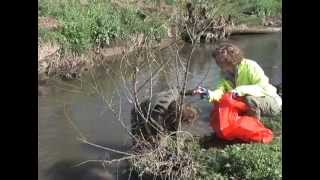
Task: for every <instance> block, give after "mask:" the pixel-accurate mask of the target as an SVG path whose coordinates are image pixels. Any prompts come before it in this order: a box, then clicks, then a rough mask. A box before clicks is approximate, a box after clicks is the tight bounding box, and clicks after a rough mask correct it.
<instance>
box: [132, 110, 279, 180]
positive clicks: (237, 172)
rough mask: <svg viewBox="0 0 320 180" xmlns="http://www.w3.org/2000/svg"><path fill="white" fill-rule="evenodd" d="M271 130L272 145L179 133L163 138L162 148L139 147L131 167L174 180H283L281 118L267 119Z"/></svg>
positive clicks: (267, 124)
mask: <svg viewBox="0 0 320 180" xmlns="http://www.w3.org/2000/svg"><path fill="white" fill-rule="evenodd" d="M263 122H264V124H265V126H266V127H268V128H270V129H272V131H273V133H274V139H273V141H272V142H271V143H270V144H260V143H241V142H239V141H223V140H221V139H218V138H217V137H216V136H214V135H212V136H208V137H194V136H191V135H190V134H189V133H187V132H180V133H179V137H180V140H178V141H177V139H176V137H175V136H164V137H163V138H161V140H160V143H159V146H157V147H156V148H150V146H147V145H146V144H143V142H142V143H141V144H140V143H138V146H139V147H140V148H139V151H138V154H137V155H138V158H133V159H132V160H131V162H132V163H131V164H132V166H133V167H134V169H135V170H136V171H137V172H138V174H147V175H149V176H161V177H162V178H168V177H171V178H172V177H174V178H173V179H203V180H206V179H208V180H209V179H217V180H220V179H221V180H224V179H225V180H227V179H281V178H282V157H281V146H282V145H281V136H282V135H281V124H282V117H281V116H277V117H275V118H264V119H263Z"/></svg>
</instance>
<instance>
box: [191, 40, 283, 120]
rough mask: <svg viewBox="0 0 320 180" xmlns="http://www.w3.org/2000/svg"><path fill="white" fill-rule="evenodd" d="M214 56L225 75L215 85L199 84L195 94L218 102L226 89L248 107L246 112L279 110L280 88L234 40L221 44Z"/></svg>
mask: <svg viewBox="0 0 320 180" xmlns="http://www.w3.org/2000/svg"><path fill="white" fill-rule="evenodd" d="M213 58H214V59H215V62H216V63H217V65H218V66H219V67H220V69H221V72H222V77H223V78H222V79H221V80H220V82H219V83H218V85H217V87H216V89H214V90H209V89H206V88H204V87H198V88H197V89H196V90H195V91H194V94H199V95H200V96H201V97H205V98H207V99H208V101H209V102H210V103H215V104H217V103H219V101H220V99H221V97H223V95H225V93H227V92H228V93H231V94H232V96H231V97H234V99H236V98H239V97H240V99H242V101H243V102H244V103H245V104H246V105H247V106H248V107H249V108H248V110H247V111H246V112H245V115H247V116H251V117H255V118H257V119H260V118H261V116H275V115H277V114H279V113H280V111H281V107H282V99H281V97H280V96H279V95H278V94H277V89H276V88H275V87H274V86H273V85H271V84H270V83H269V78H268V77H267V76H266V75H265V73H264V71H263V69H262V68H261V67H260V66H259V65H258V64H257V63H256V62H255V61H253V60H250V59H247V58H245V57H244V56H243V54H242V52H241V50H240V49H239V48H238V47H237V46H235V45H233V44H222V45H220V46H219V47H217V48H216V49H215V50H214V52H213Z"/></svg>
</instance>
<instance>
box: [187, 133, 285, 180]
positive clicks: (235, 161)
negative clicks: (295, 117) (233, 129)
mask: <svg viewBox="0 0 320 180" xmlns="http://www.w3.org/2000/svg"><path fill="white" fill-rule="evenodd" d="M193 154H194V158H195V159H196V160H197V161H198V162H199V164H200V165H201V168H200V171H199V174H198V176H199V178H200V179H230V178H231V177H234V178H240V179H281V177H282V167H281V141H280V138H275V139H274V141H273V142H272V143H271V144H258V143H254V144H235V145H229V146H227V147H226V148H224V149H217V148H210V149H208V150H205V149H202V150H201V149H200V147H199V146H195V147H194V149H193Z"/></svg>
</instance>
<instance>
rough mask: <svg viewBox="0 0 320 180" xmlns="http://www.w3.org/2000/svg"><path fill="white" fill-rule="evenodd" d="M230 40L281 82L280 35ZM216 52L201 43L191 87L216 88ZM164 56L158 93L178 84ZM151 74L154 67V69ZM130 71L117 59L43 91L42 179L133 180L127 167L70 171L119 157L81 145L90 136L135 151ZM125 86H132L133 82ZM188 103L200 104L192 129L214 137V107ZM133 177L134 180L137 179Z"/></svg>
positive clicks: (185, 51) (172, 54) (169, 56)
mask: <svg viewBox="0 0 320 180" xmlns="http://www.w3.org/2000/svg"><path fill="white" fill-rule="evenodd" d="M231 41H232V42H233V43H235V44H237V45H239V46H240V47H241V48H242V49H243V50H244V52H245V55H246V57H248V58H250V59H254V60H256V61H257V62H258V63H259V64H260V65H261V66H262V67H263V68H264V70H265V73H266V74H267V75H268V76H269V77H270V79H271V81H272V82H274V83H279V82H281V78H282V71H281V69H282V59H281V57H282V54H281V34H273V35H259V36H235V37H233V38H232V40H231ZM212 48H213V46H212V45H201V46H199V47H197V49H196V50H195V51H194V53H193V56H192V60H191V66H190V75H189V77H188V79H189V84H188V88H193V87H195V86H196V85H198V84H199V83H200V82H202V83H201V85H203V86H206V87H211V88H212V87H214V86H215V85H216V83H217V80H218V79H219V77H220V75H219V70H218V68H217V66H216V64H214V63H212V62H213V61H212V59H211V58H210V50H211V49H212ZM190 51H191V46H190V45H185V46H184V47H183V48H182V49H181V50H180V54H181V59H182V61H184V58H187V57H188V55H189V53H190ZM159 57H161V59H163V60H170V63H169V65H168V66H166V67H165V68H164V69H162V70H161V71H160V73H159V74H158V75H157V76H155V77H154V79H153V81H152V83H153V90H152V92H153V93H156V92H159V91H161V90H163V89H165V88H167V86H168V85H167V83H169V84H170V85H173V84H176V81H177V78H176V74H175V72H176V71H174V70H170V68H169V67H170V64H174V63H175V58H176V51H175V49H173V48H167V49H166V50H164V51H163V52H161V54H160V55H159ZM151 70H152V71H153V70H154V69H152V67H151ZM130 71H131V72H132V70H130V68H128V67H122V71H120V60H116V61H115V62H114V63H112V64H107V65H105V66H102V67H101V68H100V69H98V70H97V71H96V72H88V73H87V75H85V76H84V77H83V78H82V79H80V80H76V81H72V82H61V81H58V80H51V81H50V82H48V85H46V86H43V87H41V91H42V96H39V97H38V154H39V155H38V163H39V167H38V176H39V179H42V180H51V179H59V180H63V179H68V180H73V179H74V180H81V179H89V180H91V179H128V174H127V173H126V171H125V169H126V164H125V163H119V164H114V165H112V166H107V167H106V168H105V169H104V168H103V167H102V165H101V163H93V162H92V163H87V164H85V165H82V166H80V167H76V168H71V167H72V166H73V165H76V164H77V163H80V162H83V161H85V160H97V159H112V158H115V157H119V154H116V153H111V152H107V151H104V150H101V149H98V148H95V147H93V146H90V145H86V144H83V143H81V142H80V141H79V140H77V138H78V137H81V136H85V137H86V138H87V139H88V140H89V141H90V142H93V143H96V144H99V145H103V146H106V147H110V148H114V149H116V150H120V151H127V150H128V149H129V148H130V136H129V135H128V133H127V128H129V126H130V118H129V114H130V109H131V108H132V104H130V102H129V101H128V98H130V97H128V98H127V96H126V95H127V94H128V93H127V91H126V89H125V88H124V83H123V82H124V81H122V79H121V77H122V75H124V76H126V77H125V78H126V79H130V76H127V75H126V74H130ZM121 72H129V73H124V74H121ZM147 72H149V71H146V72H145V73H142V74H148V73H147ZM206 75H207V76H206ZM180 79H181V77H180ZM126 82H128V84H127V85H128V86H129V87H130V84H129V82H130V81H129V80H127V81H126ZM149 93H150V91H148V90H146V91H144V92H143V94H145V95H146V94H149ZM188 101H189V102H193V103H195V104H196V105H198V107H199V109H200V111H201V117H200V121H198V122H196V123H195V124H194V126H193V127H192V128H190V131H191V132H192V133H194V134H195V135H200V136H201V135H204V134H209V133H211V129H210V128H209V127H208V123H209V113H210V109H211V105H210V104H208V103H206V102H204V101H200V100H199V98H198V97H192V98H188ZM106 102H107V103H106ZM110 107H111V108H110ZM119 107H121V108H119ZM119 112H121V114H120V118H119V116H118V115H119ZM119 120H121V121H122V122H123V124H121V123H120V122H119ZM102 177H103V178H102ZM131 179H135V178H133V176H132V178H131Z"/></svg>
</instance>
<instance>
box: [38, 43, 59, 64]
mask: <svg viewBox="0 0 320 180" xmlns="http://www.w3.org/2000/svg"><path fill="white" fill-rule="evenodd" d="M59 49H60V46H59V45H57V44H54V43H43V44H39V46H38V61H42V60H44V59H45V58H46V57H48V56H51V55H53V54H55V53H56V52H57V51H58V50H59Z"/></svg>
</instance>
